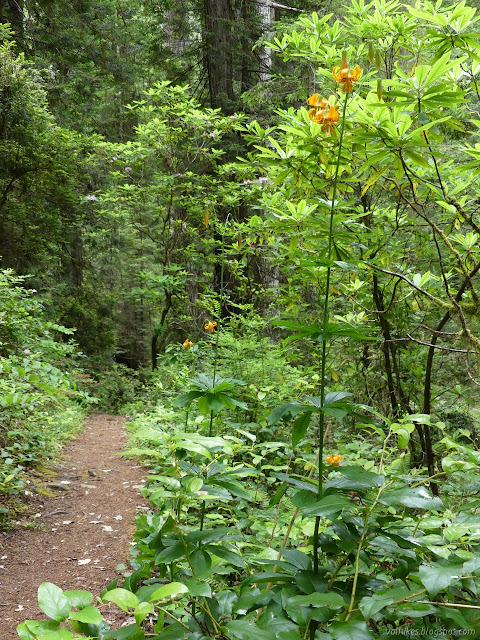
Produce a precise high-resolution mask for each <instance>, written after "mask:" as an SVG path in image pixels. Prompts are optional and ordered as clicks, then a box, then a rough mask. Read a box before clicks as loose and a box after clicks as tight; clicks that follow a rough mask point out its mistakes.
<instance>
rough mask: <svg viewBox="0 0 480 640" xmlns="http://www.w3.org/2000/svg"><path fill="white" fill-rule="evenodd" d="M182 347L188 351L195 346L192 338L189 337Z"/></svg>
mask: <svg viewBox="0 0 480 640" xmlns="http://www.w3.org/2000/svg"><path fill="white" fill-rule="evenodd" d="M182 347H183V348H184V349H185V350H186V351H188V350H189V349H190V347H193V342H190V340H189V339H188V338H187V339H186V340H185V342H184V343H183V344H182Z"/></svg>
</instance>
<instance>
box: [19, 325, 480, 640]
mask: <svg viewBox="0 0 480 640" xmlns="http://www.w3.org/2000/svg"><path fill="white" fill-rule="evenodd" d="M230 339H231V337H230ZM237 340H238V341H239V342H241V339H239V338H237ZM247 344H248V339H247ZM241 347H242V345H240V348H241ZM180 348H181V347H180ZM196 357H198V354H197V356H195V355H192V354H191V350H189V351H188V352H183V353H179V354H178V359H177V362H176V363H173V364H172V365H171V366H173V367H176V368H177V369H178V371H179V372H180V370H181V369H183V370H184V371H185V370H188V369H189V366H191V365H192V362H193V359H194V358H196ZM190 358H191V360H190ZM231 359H232V362H231V365H232V366H234V363H235V360H236V357H235V354H234V353H232V358H231ZM182 360H183V362H182ZM188 360H190V365H189V366H188V365H186V362H187V363H188ZM272 362H273V361H272ZM277 362H279V361H278V360H277ZM197 364H198V360H197ZM211 365H212V366H213V362H211ZM195 366H196V365H195ZM278 366H279V369H281V363H280V362H279V365H278ZM270 372H271V373H272V377H274V375H275V371H274V370H273V365H272V369H270ZM222 373H223V370H222ZM158 377H160V376H158ZM200 378H201V376H200ZM187 379H188V378H187ZM300 379H301V378H300V376H299V378H298V381H300ZM167 380H168V376H166V378H165V381H167ZM159 382H160V380H158V381H157V389H158V395H159V397H160V398H161V402H159V404H158V405H156V406H155V407H152V408H151V409H150V410H146V411H145V410H144V411H143V412H140V411H139V412H137V414H136V415H135V416H134V417H133V418H132V419H131V421H130V423H129V430H130V432H131V442H132V445H133V446H132V447H131V449H130V451H129V453H130V454H131V455H135V456H140V457H141V458H143V460H145V461H149V465H150V467H151V470H150V474H149V476H148V483H147V485H146V487H145V489H144V490H143V493H144V495H145V497H148V499H149V501H150V504H151V510H150V511H148V512H146V513H144V514H142V515H140V516H139V517H138V518H137V531H136V534H135V545H134V547H133V549H132V553H133V559H132V569H131V571H130V572H127V573H126V574H125V576H126V577H125V580H124V581H123V583H121V586H119V581H118V579H117V580H115V581H114V582H113V583H111V584H110V585H109V586H108V587H107V589H106V590H105V591H104V592H103V593H102V594H101V598H100V600H99V601H98V602H97V606H94V607H92V606H91V601H92V595H91V594H88V596H87V594H86V593H84V595H83V597H84V598H85V602H83V601H82V604H81V606H79V605H77V604H75V602H74V601H73V600H72V599H71V597H72V592H63V593H62V592H61V590H59V588H58V587H55V586H54V585H51V584H49V583H45V584H43V585H42V586H41V587H40V589H39V602H40V606H41V608H42V610H43V611H44V612H45V613H46V614H47V615H48V616H49V618H50V619H51V620H50V621H49V622H39V621H27V622H25V623H23V624H22V625H20V627H19V628H18V633H19V635H20V638H22V640H33V639H34V638H36V637H37V636H36V635H35V634H38V637H40V638H42V637H43V636H42V634H45V637H49V638H50V637H51V638H52V640H53V639H55V640H57V638H58V639H60V638H74V637H85V636H86V637H92V638H116V639H120V638H123V639H125V640H126V639H132V640H133V639H137V638H139V639H140V638H155V639H156V638H158V639H159V640H160V639H163V638H178V639H182V640H183V639H184V638H185V639H186V638H189V639H191V638H193V639H195V638H197V639H198V640H200V639H203V638H208V637H212V638H214V637H216V638H229V639H231V640H237V639H239V640H242V639H243V638H247V637H248V638H251V637H259V638H264V639H265V640H275V639H277V638H280V639H281V638H285V639H288V640H290V639H294V638H298V639H300V638H307V637H310V631H311V629H312V628H318V631H317V632H316V635H315V636H314V637H318V638H335V639H337V638H340V639H343V638H351V637H355V638H356V637H359V638H365V639H366V638H386V637H388V636H389V635H390V634H392V633H394V632H397V630H398V629H404V628H407V629H408V630H409V633H412V634H413V633H418V634H419V635H421V634H422V633H424V634H441V633H444V634H447V635H448V633H453V630H454V629H456V630H462V632H463V633H465V634H467V633H474V630H475V629H476V628H477V626H478V623H479V622H480V618H479V615H478V607H476V602H478V598H479V595H480V593H479V592H480V565H479V562H478V552H479V548H478V522H477V516H476V515H475V514H476V511H477V509H478V498H477V495H476V494H477V489H476V487H477V485H478V483H479V481H480V476H479V475H478V463H479V457H478V456H479V454H478V451H476V449H475V448H474V447H472V446H469V445H460V444H458V443H456V442H455V441H454V440H452V439H451V438H450V436H449V435H446V432H445V435H444V437H443V441H442V445H440V446H439V448H438V453H439V454H441V455H442V467H443V469H444V472H443V478H444V490H445V495H444V497H442V499H440V498H436V497H434V496H432V495H431V493H430V492H429V491H428V488H427V487H428V482H429V478H428V475H427V474H425V473H424V472H422V471H421V470H418V469H412V468H410V466H409V464H408V455H407V454H406V448H407V446H408V438H409V436H410V434H411V433H412V432H413V431H414V429H415V427H416V426H417V425H425V424H427V423H429V422H430V423H431V421H430V419H429V417H428V416H424V415H412V416H406V417H405V418H403V419H401V420H398V421H397V422H393V421H386V422H385V421H384V422H383V423H382V422H378V423H373V422H372V423H361V422H357V424H356V427H355V432H356V440H355V443H352V442H351V440H352V434H353V433H354V432H352V430H351V429H347V428H346V427H345V426H343V427H342V426H338V425H337V426H336V427H333V424H332V425H331V426H330V428H331V429H334V433H333V434H332V435H331V436H329V437H328V438H327V441H326V442H327V444H326V453H329V452H330V451H338V450H339V451H340V452H341V453H342V454H343V461H342V465H341V466H334V465H328V464H327V463H326V461H324V462H325V467H326V469H325V483H324V491H323V494H322V496H321V498H319V497H318V494H317V483H316V481H315V478H314V475H315V472H316V470H317V468H318V459H317V457H316V454H315V451H316V448H315V438H312V437H311V436H310V435H309V434H308V433H306V434H304V435H303V437H302V438H301V439H298V437H297V436H296V434H295V427H294V426H293V425H292V422H291V420H290V419H288V417H287V416H286V415H285V411H283V417H284V421H283V422H282V423H281V425H280V426H278V431H277V432H276V435H277V439H275V437H274V436H273V435H272V434H269V437H268V438H267V439H264V435H265V434H264V433H262V432H256V431H255V426H254V425H252V424H250V423H249V422H248V421H246V420H245V419H242V418H241V417H240V419H239V415H238V411H239V408H238V407H235V406H233V407H230V408H228V405H227V407H225V406H220V404H217V403H216V402H213V404H209V405H208V406H206V407H204V408H202V406H201V405H200V403H199V404H198V412H197V411H195V410H194V409H193V407H194V406H195V404H194V403H195V402H196V400H197V395H198V393H199V390H197V386H198V385H197V386H196V385H194V387H195V389H194V391H195V394H196V395H195V397H193V396H192V395H191V392H189V391H188V389H189V388H190V389H192V387H191V385H190V386H189V385H186V388H185V391H186V393H184V394H183V395H182V394H181V395H180V396H178V397H177V398H178V399H177V400H175V393H176V390H174V389H167V388H166V387H165V385H163V388H162V387H160V386H159ZM216 383H217V384H216V388H212V389H211V390H209V391H208V393H210V394H211V396H212V399H213V396H220V395H223V394H225V393H228V394H229V395H232V394H236V395H237V397H238V396H239V394H240V393H241V390H243V391H245V390H246V387H245V385H242V386H241V387H238V386H237V387H232V388H229V389H226V388H225V387H224V386H222V385H224V383H223V382H222V380H221V378H216ZM233 384H234V383H233V382H232V383H231V384H230V386H232V385H233ZM177 388H178V384H177ZM189 394H190V395H189ZM198 397H200V396H198ZM201 397H203V396H201ZM232 397H233V395H232ZM242 397H243V398H244V399H245V401H246V402H247V404H248V403H250V402H252V401H254V397H252V395H250V397H248V398H247V396H245V395H243V396H242ZM168 398H170V401H169V402H168V400H167V399H168ZM188 400H191V408H190V415H189V422H188V423H187V424H185V422H184V416H182V414H181V413H180V412H179V410H178V409H177V408H176V406H179V405H180V406H181V405H184V404H185V403H186V402H188ZM256 400H257V401H258V396H257V398H256ZM279 400H280V398H279V397H278V396H277V395H276V393H275V391H274V390H270V391H269V392H268V394H266V395H265V396H264V397H263V398H262V399H261V400H260V401H259V402H258V404H259V405H260V406H259V407H258V411H259V413H261V415H262V420H263V419H264V420H265V421H266V422H267V423H271V424H273V423H275V422H276V420H277V418H278V415H277V414H278V413H279V412H278V411H276V410H275V411H273V412H272V411H271V405H272V404H275V403H278V402H279ZM330 404H331V405H332V403H330ZM212 407H213V411H214V412H215V414H216V419H215V423H214V432H213V434H212V435H211V436H209V435H208V429H209V420H208V414H209V413H210V410H211V408H212ZM241 411H242V412H243V409H241ZM192 413H193V415H192ZM431 426H432V427H433V426H435V428H437V429H439V430H440V431H443V430H444V428H445V426H444V424H443V423H438V424H435V425H433V424H432V425H431ZM289 433H290V434H291V436H289ZM361 433H364V434H366V435H368V438H365V439H360V438H359V435H360V434H361ZM289 440H291V442H289ZM333 446H335V449H333ZM317 517H319V518H320V519H321V526H320V566H319V569H318V570H317V571H316V570H315V569H314V567H313V563H312V560H311V552H312V536H313V534H314V528H315V527H314V525H315V520H316V518H317ZM87 599H88V603H87V602H86V600H87ZM107 602H115V603H116V604H117V605H118V606H119V607H120V608H121V609H122V610H123V611H125V612H128V613H129V614H131V615H133V619H134V620H135V622H133V619H132V622H131V623H130V624H129V625H128V626H126V627H123V628H122V629H121V630H112V629H110V628H109V626H108V624H107V622H106V621H105V620H104V618H103V616H102V603H107ZM456 603H459V604H466V605H467V606H465V607H464V608H461V607H456ZM60 604H61V605H62V606H60ZM77 609H78V610H77ZM83 611H84V613H82V612H83ZM66 625H67V626H66Z"/></svg>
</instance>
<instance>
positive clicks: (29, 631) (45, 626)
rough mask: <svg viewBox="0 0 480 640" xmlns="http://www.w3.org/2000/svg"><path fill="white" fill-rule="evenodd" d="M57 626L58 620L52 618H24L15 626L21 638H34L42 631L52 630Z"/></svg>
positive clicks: (24, 639)
mask: <svg viewBox="0 0 480 640" xmlns="http://www.w3.org/2000/svg"><path fill="white" fill-rule="evenodd" d="M59 626H60V622H55V621H54V620H47V621H43V620H26V621H25V622H22V623H21V624H19V625H18V626H17V633H18V635H19V636H20V639H21V640H35V638H36V637H37V636H38V634H39V633H42V631H44V632H47V631H54V630H55V629H58V627H59Z"/></svg>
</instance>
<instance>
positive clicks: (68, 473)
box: [0, 414, 147, 640]
mask: <svg viewBox="0 0 480 640" xmlns="http://www.w3.org/2000/svg"><path fill="white" fill-rule="evenodd" d="M124 425H125V419H124V418H122V417H121V416H112V415H106V414H94V415H92V416H90V417H89V419H88V420H87V421H86V425H85V429H84V431H83V432H82V433H81V435H79V436H78V437H77V438H76V439H75V440H73V441H72V442H71V443H70V444H69V445H67V447H65V449H63V451H62V452H61V453H60V454H59V457H58V459H57V460H56V461H55V463H54V466H53V471H54V472H55V475H54V476H52V477H49V478H48V480H45V479H43V484H42V485H41V487H40V486H39V488H40V489H41V488H43V489H44V491H46V492H47V493H49V494H50V495H49V497H46V496H45V495H42V493H36V494H35V497H34V503H33V504H34V505H35V509H36V512H35V517H34V521H35V522H36V523H37V524H38V527H36V528H35V529H34V530H27V529H18V530H16V531H10V532H7V533H5V534H2V535H0V639H1V640H19V637H18V634H17V632H16V627H17V625H18V624H20V623H21V622H24V621H25V620H32V619H33V620H36V619H47V617H46V616H45V615H44V614H43V613H42V612H41V610H40V609H39V608H38V604H37V589H38V587H39V586H40V584H41V583H42V582H53V583H54V584H56V585H58V586H59V587H61V588H62V589H64V590H72V589H86V590H87V591H90V592H92V593H93V595H94V596H98V595H99V594H100V592H101V591H102V589H104V588H105V586H106V585H107V584H108V583H109V582H111V581H112V580H113V579H115V578H116V577H117V576H119V575H120V573H119V571H118V570H116V569H115V567H117V565H119V564H121V563H127V562H128V557H129V547H130V544H131V543H132V540H133V532H134V529H135V527H134V518H135V514H136V513H137V512H138V510H139V509H146V508H147V507H146V501H145V500H144V499H143V498H142V496H141V494H140V491H139V489H140V488H141V487H142V485H143V484H144V482H145V480H144V478H143V476H144V474H145V469H144V468H143V467H141V466H140V465H138V464H136V463H135V462H134V461H132V460H127V459H125V458H123V457H121V455H119V454H120V453H121V452H122V451H124V450H125V447H126V445H127V440H126V435H125V432H124ZM32 487H33V485H32ZM120 582H121V581H120ZM92 604H95V603H92ZM102 613H103V614H104V617H105V619H106V620H107V621H108V622H110V623H111V624H112V628H119V627H120V626H121V625H122V623H123V622H124V620H122V618H124V617H125V614H124V613H122V612H121V611H119V610H118V609H116V607H115V606H114V605H111V606H110V604H109V603H108V604H107V605H105V608H104V607H102Z"/></svg>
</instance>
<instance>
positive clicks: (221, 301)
mask: <svg viewBox="0 0 480 640" xmlns="http://www.w3.org/2000/svg"><path fill="white" fill-rule="evenodd" d="M229 217H230V214H228V216H227V218H226V220H225V228H224V230H223V233H222V251H221V253H220V311H219V314H218V320H219V323H218V325H217V334H216V336H215V350H214V355H213V386H215V376H216V374H217V360H218V336H219V334H220V320H221V319H222V307H223V288H224V287H223V279H224V277H223V276H224V271H225V232H226V228H227V221H228V218H229ZM211 431H212V420H211V419H210V433H209V434H208V435H209V436H211V435H212V433H211Z"/></svg>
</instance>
